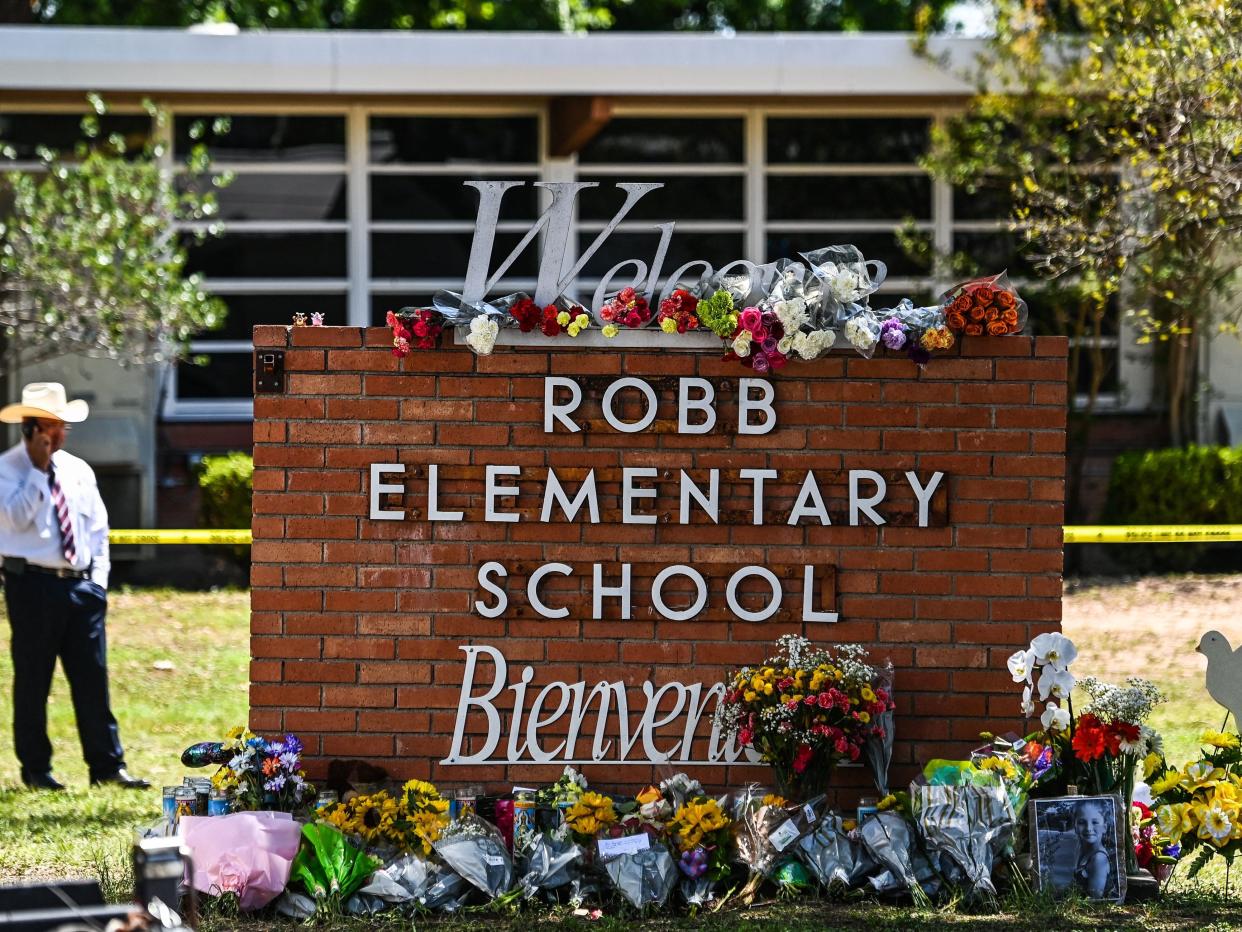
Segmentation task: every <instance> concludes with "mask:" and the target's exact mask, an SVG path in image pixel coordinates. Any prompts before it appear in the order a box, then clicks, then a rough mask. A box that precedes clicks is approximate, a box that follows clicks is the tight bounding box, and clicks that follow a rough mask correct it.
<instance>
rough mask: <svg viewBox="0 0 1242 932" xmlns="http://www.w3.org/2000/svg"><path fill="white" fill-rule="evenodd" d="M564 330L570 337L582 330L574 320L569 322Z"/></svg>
mask: <svg viewBox="0 0 1242 932" xmlns="http://www.w3.org/2000/svg"><path fill="white" fill-rule="evenodd" d="M565 332H566V333H568V334H569V335H570V336H571V337H576V336H577V335H578V334H580V333H581V332H582V328H581V327H579V326H578V324H577V323H576V322H575V323H572V324H570V325H569V326H568V327H566V328H565Z"/></svg>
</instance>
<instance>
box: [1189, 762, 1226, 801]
mask: <svg viewBox="0 0 1242 932" xmlns="http://www.w3.org/2000/svg"><path fill="white" fill-rule="evenodd" d="M1224 778H1225V771H1223V770H1221V769H1220V768H1219V767H1214V766H1212V763H1211V761H1205V760H1197V761H1195V762H1194V763H1193V764H1187V765H1186V772H1185V773H1184V774H1183V775H1182V779H1181V781H1180V782H1179V786H1181V788H1182V789H1184V790H1185V791H1186V792H1187V793H1193V792H1194V791H1195V790H1198V789H1201V788H1203V787H1205V786H1215V785H1216V784H1217V783H1218V782H1219V781H1221V780H1223V779H1224Z"/></svg>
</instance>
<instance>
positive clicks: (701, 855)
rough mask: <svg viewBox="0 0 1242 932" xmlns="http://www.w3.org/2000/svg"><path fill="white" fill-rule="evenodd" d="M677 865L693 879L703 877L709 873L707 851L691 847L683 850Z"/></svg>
mask: <svg viewBox="0 0 1242 932" xmlns="http://www.w3.org/2000/svg"><path fill="white" fill-rule="evenodd" d="M677 866H678V867H680V868H681V872H682V873H683V874H685V875H686V876H687V877H689V878H690V879H691V880H694V879H695V878H698V877H702V876H703V875H704V874H705V873H707V852H706V851H704V850H703V849H702V848H691V849H690V850H689V851H683V852H682V854H681V860H680V861H679V862H678V863H677Z"/></svg>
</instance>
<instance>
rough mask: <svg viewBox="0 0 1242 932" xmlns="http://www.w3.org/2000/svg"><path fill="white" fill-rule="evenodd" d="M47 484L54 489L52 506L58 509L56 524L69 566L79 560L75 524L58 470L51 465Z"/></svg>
mask: <svg viewBox="0 0 1242 932" xmlns="http://www.w3.org/2000/svg"><path fill="white" fill-rule="evenodd" d="M47 484H48V485H49V486H51V488H52V505H53V506H54V507H55V508H56V523H57V525H58V526H59V527H60V546H61V549H62V550H63V551H64V554H65V559H66V560H68V561H69V565H70V566H73V563H74V561H75V560H77V558H78V547H77V544H76V543H74V540H73V523H72V522H71V521H70V520H69V503H68V502H66V501H65V493H64V491H63V490H62V489H61V487H60V482H59V481H58V480H57V478H56V470H55V468H54V467H53V466H52V464H51V463H48V465H47Z"/></svg>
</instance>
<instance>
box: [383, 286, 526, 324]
mask: <svg viewBox="0 0 1242 932" xmlns="http://www.w3.org/2000/svg"><path fill="white" fill-rule="evenodd" d="M502 287H503V286H502ZM431 298H432V295H431V293H430V292H426V291H424V292H417V293H415V292H406V293H402V294H372V295H371V326H372V327H384V326H386V325H387V320H386V318H387V316H388V312H389V311H399V310H401V308H403V307H431Z"/></svg>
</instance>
